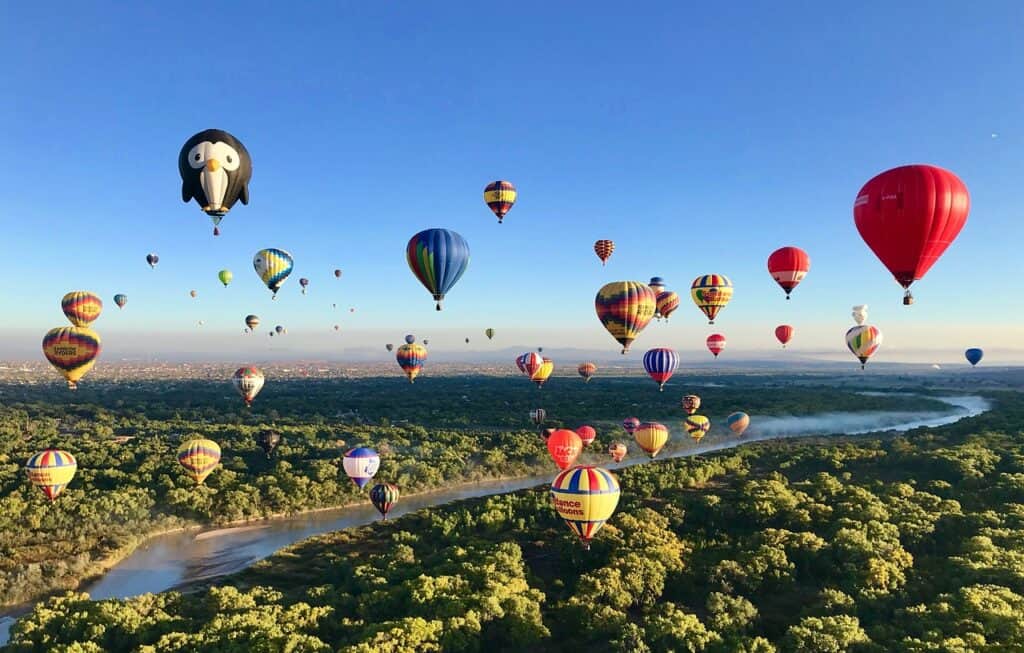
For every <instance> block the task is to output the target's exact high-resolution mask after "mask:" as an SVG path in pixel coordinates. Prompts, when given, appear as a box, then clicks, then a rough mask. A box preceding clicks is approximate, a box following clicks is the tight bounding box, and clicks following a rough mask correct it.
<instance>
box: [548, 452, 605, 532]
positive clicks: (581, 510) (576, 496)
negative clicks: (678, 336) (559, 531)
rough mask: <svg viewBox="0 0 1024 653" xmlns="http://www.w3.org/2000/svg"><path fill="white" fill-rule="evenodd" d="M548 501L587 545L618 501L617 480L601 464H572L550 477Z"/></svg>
mask: <svg viewBox="0 0 1024 653" xmlns="http://www.w3.org/2000/svg"><path fill="white" fill-rule="evenodd" d="M551 502H552V503H553V504H554V506H555V511H557V512H558V516H559V517H561V518H562V519H564V520H565V523H566V525H567V526H568V527H569V528H570V529H571V530H572V532H573V533H576V535H577V536H578V537H579V538H580V539H581V540H583V546H584V547H585V548H588V549H589V548H590V540H591V539H592V538H593V537H594V536H595V535H596V534H597V532H598V531H599V530H601V527H602V526H604V524H605V522H607V521H608V520H609V519H611V517H612V515H613V514H615V508H616V507H617V506H618V505H619V481H618V480H617V479H616V478H615V476H614V475H613V474H612V473H611V472H609V471H608V470H606V469H602V468H601V467H595V466H593V465H580V466H578V467H573V468H572V469H567V470H565V471H564V472H562V473H561V474H559V475H558V476H556V477H555V480H553V481H551Z"/></svg>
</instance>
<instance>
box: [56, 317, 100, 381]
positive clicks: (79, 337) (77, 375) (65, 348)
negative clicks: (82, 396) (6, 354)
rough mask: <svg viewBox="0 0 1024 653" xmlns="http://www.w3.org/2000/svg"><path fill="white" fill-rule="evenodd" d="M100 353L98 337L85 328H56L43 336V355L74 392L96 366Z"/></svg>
mask: <svg viewBox="0 0 1024 653" xmlns="http://www.w3.org/2000/svg"><path fill="white" fill-rule="evenodd" d="M100 351H102V345H101V343H100V335H99V334H98V333H96V332H95V331H93V330H92V329H89V328H87V327H57V328H55V329H50V330H49V331H47V332H46V335H45V336H43V355H44V356H46V360H48V361H50V365H53V366H54V367H55V368H56V369H57V371H58V372H60V373H61V374H62V375H63V376H64V378H65V379H66V380H67V382H68V388H70V389H72V390H74V389H75V388H77V387H78V382H79V381H80V380H81V378H82V377H83V376H85V374H86V373H87V372H88V371H89V370H91V369H92V366H93V365H95V364H96V358H97V357H99V355H100Z"/></svg>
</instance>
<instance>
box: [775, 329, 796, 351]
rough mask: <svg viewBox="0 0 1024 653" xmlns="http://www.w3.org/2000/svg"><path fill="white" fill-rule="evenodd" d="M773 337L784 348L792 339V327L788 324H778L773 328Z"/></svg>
mask: <svg viewBox="0 0 1024 653" xmlns="http://www.w3.org/2000/svg"><path fill="white" fill-rule="evenodd" d="M775 337H776V338H777V339H778V340H779V342H781V343H782V348H783V349H785V348H786V343H787V342H789V341H790V340H792V339H793V327H791V326H789V325H788V324H780V325H779V326H777V327H775Z"/></svg>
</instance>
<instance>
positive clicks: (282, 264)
mask: <svg viewBox="0 0 1024 653" xmlns="http://www.w3.org/2000/svg"><path fill="white" fill-rule="evenodd" d="M252 267H253V269H254V270H256V274H257V275H258V276H259V278H260V281H262V282H263V283H264V284H265V285H266V286H267V288H269V289H270V290H271V292H273V293H274V297H277V291H278V290H279V289H280V288H281V285H282V284H283V283H284V282H285V280H286V279H287V278H288V275H290V274H291V273H292V268H294V267H295V259H293V258H292V255H291V254H289V253H288V252H286V251H284V250H283V249H276V248H273V247H268V248H267V249H261V250H260V251H258V252H256V255H255V256H253V257H252Z"/></svg>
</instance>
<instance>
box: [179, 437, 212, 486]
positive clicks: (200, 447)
mask: <svg viewBox="0 0 1024 653" xmlns="http://www.w3.org/2000/svg"><path fill="white" fill-rule="evenodd" d="M219 462H220V445H219V444H217V443H216V442H214V441H213V440H208V439H206V438H195V439H192V440H189V441H188V442H185V443H183V444H182V445H181V446H180V447H178V463H179V464H180V465H181V466H182V467H184V468H185V471H186V472H188V475H189V476H191V477H192V479H193V480H194V481H195V482H196V483H198V484H199V485H202V483H203V481H205V480H206V477H207V476H209V475H210V472H212V471H213V470H214V469H216V467H217V463H219Z"/></svg>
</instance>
